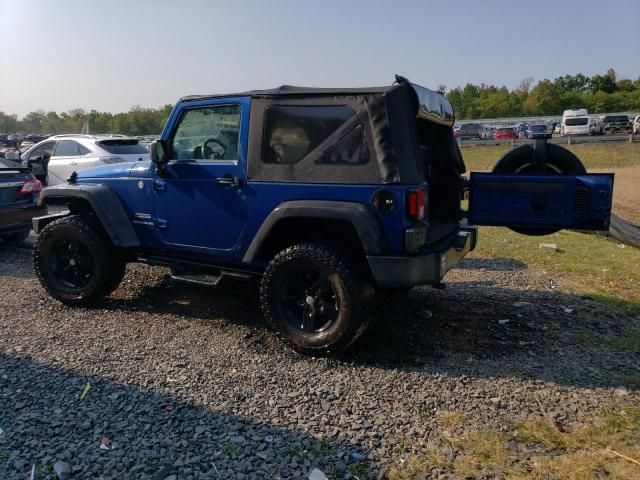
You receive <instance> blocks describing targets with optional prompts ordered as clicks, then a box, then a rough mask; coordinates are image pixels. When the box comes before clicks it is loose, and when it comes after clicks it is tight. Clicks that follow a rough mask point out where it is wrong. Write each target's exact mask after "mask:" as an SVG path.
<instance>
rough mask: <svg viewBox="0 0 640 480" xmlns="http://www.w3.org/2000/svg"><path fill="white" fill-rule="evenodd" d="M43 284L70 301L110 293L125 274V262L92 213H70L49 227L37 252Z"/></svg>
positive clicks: (78, 302)
mask: <svg viewBox="0 0 640 480" xmlns="http://www.w3.org/2000/svg"><path fill="white" fill-rule="evenodd" d="M33 263H34V268H35V271H36V274H37V275H38V278H39V280H40V283H41V284H42V286H43V287H44V288H45V289H46V290H47V291H48V292H49V294H50V295H51V296H52V297H54V298H56V299H58V300H60V301H61V302H63V303H66V304H68V305H86V304H89V303H92V302H95V301H96V300H99V299H100V298H102V297H104V296H106V295H109V294H110V293H111V292H112V291H113V290H115V289H116V288H117V287H118V285H119V284H120V281H121V280H122V277H123V276H124V269H125V266H126V264H125V262H124V261H123V260H122V259H121V258H119V256H118V255H116V253H115V252H114V249H113V247H112V246H111V244H110V242H109V241H108V240H107V239H106V238H105V236H104V234H103V233H102V232H101V231H100V229H99V227H98V226H96V225H95V224H94V222H93V221H92V220H91V219H90V218H89V217H80V216H70V217H65V218H62V219H60V220H56V221H54V222H51V223H50V224H49V225H47V226H46V227H45V229H44V230H43V231H42V233H41V234H40V236H39V237H38V241H37V242H36V246H35V249H34V252H33Z"/></svg>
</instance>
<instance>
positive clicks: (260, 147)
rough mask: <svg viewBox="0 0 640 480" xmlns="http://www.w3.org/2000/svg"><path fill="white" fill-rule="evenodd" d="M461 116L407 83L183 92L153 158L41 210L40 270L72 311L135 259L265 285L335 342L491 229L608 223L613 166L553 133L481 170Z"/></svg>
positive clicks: (86, 173)
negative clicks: (60, 210) (461, 131)
mask: <svg viewBox="0 0 640 480" xmlns="http://www.w3.org/2000/svg"><path fill="white" fill-rule="evenodd" d="M453 122H454V117H453V109H452V107H451V104H450V103H449V102H448V101H447V100H446V98H445V97H443V96H441V95H439V94H437V93H435V92H433V91H431V90H428V89H426V88H423V87H420V86H418V85H415V84H412V83H410V82H408V81H407V80H406V79H404V78H402V77H397V81H396V82H395V83H394V84H393V85H392V86H387V87H380V88H351V89H315V88H299V87H290V86H283V87H280V88H277V89H274V90H260V91H251V92H246V93H240V94H234V95H205V96H191V97H185V98H182V99H180V101H179V102H178V103H177V104H176V105H175V107H174V109H173V111H172V113H171V115H170V117H169V120H168V122H167V125H166V126H165V128H164V130H163V132H162V135H161V138H160V140H158V141H157V142H155V143H153V144H152V145H151V161H150V162H138V163H121V164H114V165H109V166H104V167H98V168H93V169H89V170H83V171H80V172H77V173H74V174H73V175H72V176H71V178H69V180H68V184H66V185H60V186H54V187H50V188H46V189H45V190H44V191H43V192H42V194H41V202H42V203H44V204H47V205H51V204H62V205H66V206H67V207H68V210H69V213H66V214H58V215H50V216H46V217H41V218H38V219H36V220H34V230H35V231H36V232H39V233H40V236H39V238H38V242H37V245H36V248H35V253H34V263H35V269H36V272H37V274H38V277H39V278H40V281H41V283H42V285H43V286H44V287H45V288H46V289H47V291H48V292H49V293H50V294H51V295H52V296H53V297H54V298H57V299H58V300H60V301H62V302H64V303H66V304H69V305H82V304H87V303H90V302H94V301H96V300H98V299H100V298H102V297H104V296H106V295H108V294H109V293H110V292H112V291H113V290H114V289H115V288H116V287H117V286H118V284H119V283H120V281H121V280H122V278H123V275H124V272H125V265H126V263H127V262H144V263H147V264H151V265H163V266H168V267H170V268H171V270H172V273H173V278H174V279H176V280H180V281H183V282H188V283H193V284H214V285H215V284H217V283H218V282H219V281H220V280H222V279H224V278H225V277H236V278H238V277H239V278H245V279H251V278H256V279H258V280H259V281H260V302H261V307H262V310H263V312H264V315H265V317H266V319H267V320H268V321H269V322H271V323H272V324H273V325H274V327H275V328H276V329H277V331H278V332H279V333H280V335H281V336H282V337H283V338H284V339H286V340H287V341H288V342H289V343H290V344H291V345H293V346H294V347H295V348H297V349H298V350H300V351H303V352H307V353H319V352H326V351H338V350H342V349H345V348H347V347H348V346H349V345H351V344H352V343H353V342H354V341H355V340H356V339H357V338H358V336H359V335H360V334H361V333H362V332H363V331H364V329H365V327H366V325H367V322H368V319H369V315H368V313H367V309H366V306H367V304H368V303H369V302H367V300H368V299H369V297H371V296H372V295H373V294H374V293H375V292H376V290H402V289H408V288H411V287H413V286H416V285H434V286H439V285H440V282H441V280H442V278H443V276H444V275H445V273H446V272H447V270H449V269H450V268H451V267H453V266H454V265H456V264H457V263H458V262H459V261H460V260H461V259H462V258H463V257H464V256H465V254H467V252H469V251H470V250H473V248H474V247H475V244H476V239H477V229H476V227H475V225H505V226H508V227H511V228H513V229H515V230H517V231H519V232H522V233H525V234H534V235H535V234H543V233H548V232H550V231H555V230H558V229H561V228H573V229H588V230H606V229H608V222H609V214H610V207H611V196H612V184H613V179H612V176H611V175H608V174H607V175H604V174H599V175H598V174H596V175H587V174H586V172H585V170H584V167H583V166H582V164H581V163H580V161H579V160H578V159H577V158H576V157H575V156H573V154H571V153H570V152H568V151H567V150H565V149H562V148H560V147H558V146H556V145H547V144H546V142H544V141H542V142H539V143H536V144H534V145H533V146H532V145H525V146H523V147H520V148H517V149H515V150H512V151H511V152H510V153H509V154H508V155H506V156H505V157H504V158H503V159H502V160H501V161H500V162H499V163H498V165H496V168H495V170H494V172H493V173H489V174H479V173H478V174H471V176H470V179H466V178H465V177H463V176H462V174H463V173H464V172H465V166H464V162H463V160H462V157H461V154H460V150H459V149H458V145H457V143H456V140H455V138H454V135H453V131H452V126H453ZM467 189H468V190H469V195H470V207H469V211H468V212H463V211H462V210H461V199H462V198H463V195H464V192H465V190H467Z"/></svg>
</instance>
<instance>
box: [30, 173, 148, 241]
mask: <svg viewBox="0 0 640 480" xmlns="http://www.w3.org/2000/svg"><path fill="white" fill-rule="evenodd" d="M76 198H77V199H81V200H84V201H86V202H87V203H89V205H91V208H92V209H93V212H94V213H95V215H96V217H97V218H98V220H99V221H100V223H101V224H102V227H103V228H104V230H105V231H106V232H107V234H108V235H109V238H110V239H111V242H113V244H114V245H115V246H117V247H137V246H139V245H140V240H139V239H138V235H137V234H136V231H135V230H134V228H133V225H132V224H131V220H130V219H129V216H128V215H127V212H126V211H125V209H124V207H123V206H122V201H121V200H120V197H119V196H118V194H117V193H116V192H114V191H113V189H111V188H109V187H108V186H106V185H93V184H85V185H56V186H53V187H47V188H45V189H44V190H43V191H42V192H41V193H40V201H41V203H42V204H43V205H46V204H47V203H63V202H65V201H66V200H68V199H76ZM52 217H53V218H52ZM48 218H51V220H55V219H56V218H60V215H52V216H50V217H40V218H38V219H34V221H33V229H34V231H35V232H36V233H40V230H41V229H42V228H44V226H45V225H46V224H47V223H49V222H47V221H46V219H48Z"/></svg>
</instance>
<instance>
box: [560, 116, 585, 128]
mask: <svg viewBox="0 0 640 480" xmlns="http://www.w3.org/2000/svg"><path fill="white" fill-rule="evenodd" d="M587 123H589V119H588V118H586V117H582V118H567V119H566V120H565V122H564V124H565V125H567V126H569V127H575V126H578V125H586V124H587Z"/></svg>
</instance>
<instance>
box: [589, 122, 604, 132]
mask: <svg viewBox="0 0 640 480" xmlns="http://www.w3.org/2000/svg"><path fill="white" fill-rule="evenodd" d="M603 134H604V127H603V125H602V117H591V118H590V119H589V135H592V136H593V135H603Z"/></svg>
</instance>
